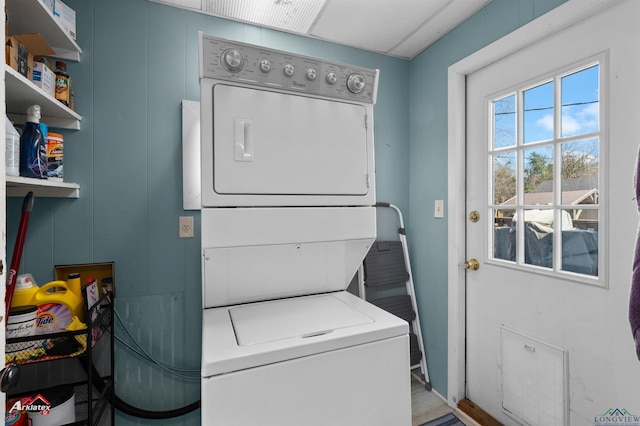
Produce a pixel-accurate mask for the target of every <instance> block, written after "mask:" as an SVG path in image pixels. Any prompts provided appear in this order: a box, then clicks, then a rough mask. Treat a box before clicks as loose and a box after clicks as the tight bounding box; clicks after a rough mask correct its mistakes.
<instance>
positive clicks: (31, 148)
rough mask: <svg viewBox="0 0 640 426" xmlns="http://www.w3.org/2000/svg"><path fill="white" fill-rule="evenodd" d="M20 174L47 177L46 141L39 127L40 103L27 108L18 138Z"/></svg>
mask: <svg viewBox="0 0 640 426" xmlns="http://www.w3.org/2000/svg"><path fill="white" fill-rule="evenodd" d="M20 176H24V177H30V178H36V179H46V178H47V141H46V139H45V136H44V135H43V134H42V131H41V129H40V105H31V106H30V107H29V108H27V121H26V123H25V124H24V131H23V132H22V137H21V138H20Z"/></svg>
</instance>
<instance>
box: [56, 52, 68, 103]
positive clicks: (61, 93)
mask: <svg viewBox="0 0 640 426" xmlns="http://www.w3.org/2000/svg"><path fill="white" fill-rule="evenodd" d="M56 99H57V100H59V101H60V102H62V103H63V104H65V105H66V106H69V105H70V104H71V80H70V79H69V74H67V64H66V63H65V62H63V61H56Z"/></svg>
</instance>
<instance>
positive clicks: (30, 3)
mask: <svg viewBox="0 0 640 426" xmlns="http://www.w3.org/2000/svg"><path fill="white" fill-rule="evenodd" d="M5 4H6V7H7V14H8V17H9V35H12V34H23V33H34V32H38V33H40V34H42V36H43V37H44V38H45V40H47V42H48V43H49V45H50V46H51V47H52V48H53V50H55V52H56V55H55V56H56V57H57V58H62V59H69V60H72V61H80V54H81V53H82V49H80V46H78V44H77V43H76V42H75V40H74V39H72V38H71V36H69V34H67V33H66V31H64V30H63V29H62V28H60V26H59V25H58V23H57V22H56V20H55V19H54V17H53V13H51V11H50V10H49V9H47V7H46V6H45V5H44V4H43V3H42V1H41V0H6V1H5Z"/></svg>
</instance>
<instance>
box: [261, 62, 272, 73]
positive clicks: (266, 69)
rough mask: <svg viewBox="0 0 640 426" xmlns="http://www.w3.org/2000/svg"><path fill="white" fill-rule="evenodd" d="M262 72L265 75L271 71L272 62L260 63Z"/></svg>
mask: <svg viewBox="0 0 640 426" xmlns="http://www.w3.org/2000/svg"><path fill="white" fill-rule="evenodd" d="M260 71H262V72H263V73H265V74H266V73H268V72H269V71H271V62H269V60H268V59H263V60H261V61H260Z"/></svg>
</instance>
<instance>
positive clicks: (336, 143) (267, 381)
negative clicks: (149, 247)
mask: <svg viewBox="0 0 640 426" xmlns="http://www.w3.org/2000/svg"><path fill="white" fill-rule="evenodd" d="M377 79H378V72H377V70H369V69H364V68H361V67H354V66H350V65H345V64H338V63H332V62H327V61H322V60H319V59H315V58H310V57H306V56H302V55H297V54H293V53H289V52H281V51H276V50H272V49H266V48H262V47H258V46H253V45H248V44H245V43H239V42H232V41H228V40H223V39H219V38H214V37H210V36H206V35H202V34H201V35H200V86H201V101H200V105H201V117H200V118H201V200H202V212H201V219H202V235H201V237H202V280H203V316H202V318H203V322H202V408H201V411H202V424H203V425H216V426H254V425H257V424H259V425H261V426H269V425H273V426H276V425H277V426H286V425H291V426H298V425H311V426H314V425H317V426H327V425H332V426H334V425H345V426H347V425H348V426H358V425H362V426H365V425H366V426H371V425H377V426H390V425H393V426H402V425H410V424H411V395H410V375H409V340H408V324H407V323H406V322H405V321H403V320H401V319H399V318H397V317H395V316H393V315H391V314H389V313H387V312H385V311H383V310H381V309H379V308H377V307H375V306H373V305H372V304H369V303H367V302H365V301H364V300H362V299H359V298H358V297H355V296H353V295H352V294H350V293H348V292H347V291H345V290H346V288H347V286H348V285H349V283H350V281H351V280H352V278H353V277H354V275H355V273H356V271H357V269H358V266H359V265H360V264H361V262H362V260H363V259H364V257H365V255H366V254H367V251H368V250H369V248H370V247H371V244H372V243H373V241H374V240H375V236H376V211H375V207H373V205H374V204H375V176H374V158H373V104H374V103H375V96H376V91H377Z"/></svg>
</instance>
